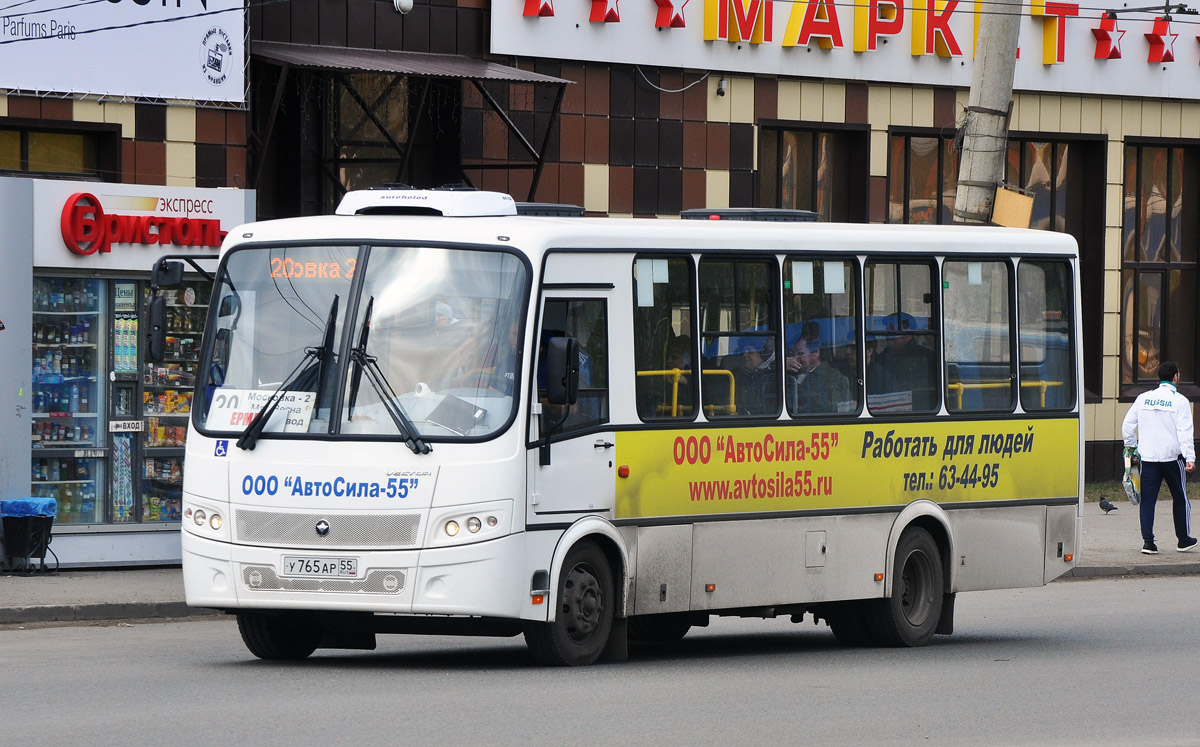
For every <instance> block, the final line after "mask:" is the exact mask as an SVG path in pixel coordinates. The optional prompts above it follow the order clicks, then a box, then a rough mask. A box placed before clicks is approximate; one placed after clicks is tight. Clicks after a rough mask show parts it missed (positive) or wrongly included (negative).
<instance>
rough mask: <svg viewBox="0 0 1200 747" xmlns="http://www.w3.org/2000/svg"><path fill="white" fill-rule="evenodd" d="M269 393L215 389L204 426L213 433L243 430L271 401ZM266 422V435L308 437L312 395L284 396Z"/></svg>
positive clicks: (315, 398) (315, 399)
mask: <svg viewBox="0 0 1200 747" xmlns="http://www.w3.org/2000/svg"><path fill="white" fill-rule="evenodd" d="M271 394H272V390H264V389H218V390H217V391H215V392H213V395H212V404H211V405H210V406H209V408H208V419H207V420H206V421H205V425H206V426H207V427H208V428H212V429H215V430H235V431H241V430H245V429H246V426H248V425H250V421H252V420H254V416H255V415H257V414H258V412H259V411H260V410H262V409H263V408H264V407H266V406H267V403H269V402H270V401H271ZM277 396H278V397H279V398H280V400H279V404H278V405H276V406H275V412H273V413H271V419H270V420H268V421H267V425H266V428H265V429H264V430H266V431H267V432H269V433H307V432H308V423H309V421H310V420H312V411H313V405H314V404H315V403H316V401H317V395H316V393H315V392H283V393H282V394H279V395H277Z"/></svg>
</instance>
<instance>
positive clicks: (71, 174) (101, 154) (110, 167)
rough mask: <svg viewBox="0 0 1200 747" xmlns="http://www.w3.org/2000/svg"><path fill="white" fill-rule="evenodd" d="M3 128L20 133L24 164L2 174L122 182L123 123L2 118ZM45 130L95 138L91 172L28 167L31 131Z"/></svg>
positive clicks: (5, 170) (4, 170) (3, 171)
mask: <svg viewBox="0 0 1200 747" xmlns="http://www.w3.org/2000/svg"><path fill="white" fill-rule="evenodd" d="M0 130H9V131H16V132H18V133H20V136H21V163H22V168H21V169H18V170H11V169H0V175H7V176H24V177H31V178H37V179H82V180H95V181H102V182H120V181H121V177H122V172H121V150H122V145H121V125H119V124H113V123H108V122H73V121H70V122H68V121H63V122H54V121H52V120H45V119H28V118H25V117H0ZM35 132H45V133H52V134H64V135H82V136H84V137H93V138H94V139H95V145H96V169H95V170H88V171H38V170H31V169H29V168H28V163H29V134H30V133H35Z"/></svg>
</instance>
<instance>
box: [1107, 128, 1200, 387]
mask: <svg viewBox="0 0 1200 747" xmlns="http://www.w3.org/2000/svg"><path fill="white" fill-rule="evenodd" d="M1144 148H1165V149H1168V150H1170V149H1175V148H1179V149H1183V150H1184V151H1185V152H1186V153H1190V154H1191V155H1192V156H1193V159H1200V140H1195V139H1184V138H1143V137H1129V138H1126V139H1125V143H1124V148H1123V161H1122V180H1121V181H1122V202H1123V201H1124V195H1125V194H1127V193H1128V192H1129V185H1128V184H1127V180H1126V177H1127V175H1128V174H1129V169H1130V164H1129V161H1128V155H1129V152H1130V151H1131V150H1135V151H1136V153H1137V158H1138V161H1137V163H1136V164H1135V165H1134V174H1135V175H1136V176H1135V178H1136V179H1137V180H1138V184H1137V186H1136V187H1135V188H1134V193H1135V194H1136V195H1138V199H1139V200H1140V197H1141V179H1142V161H1141V156H1142V153H1143V149H1144ZM1171 169H1172V165H1171V159H1169V158H1168V159H1167V175H1166V183H1167V185H1168V189H1169V188H1170V186H1171V184H1172V179H1171ZM1189 171H1191V172H1192V174H1191V176H1192V179H1193V182H1196V183H1200V164H1198V163H1195V162H1193V163H1192V164H1191V166H1190V169H1189ZM1183 178H1187V177H1186V175H1185V176H1182V177H1181V179H1183ZM1185 186H1186V185H1185ZM1165 202H1166V204H1167V205H1170V203H1171V198H1170V194H1169V193H1168V195H1167V198H1166V200H1165ZM1181 204H1182V205H1183V207H1184V208H1187V207H1192V209H1193V210H1194V211H1195V212H1196V213H1200V208H1198V207H1196V206H1197V204H1198V203H1197V202H1196V200H1195V199H1193V200H1192V201H1191V202H1189V201H1188V200H1186V199H1185V200H1182V201H1181ZM1122 212H1123V213H1124V208H1122ZM1168 220H1169V216H1168ZM1180 220H1181V221H1182V220H1185V218H1180ZM1191 220H1192V221H1196V220H1200V215H1196V216H1194V217H1192V218H1191ZM1127 230H1128V228H1127V226H1126V225H1125V216H1124V215H1122V223H1121V264H1120V275H1121V280H1120V294H1121V306H1120V322H1119V329H1120V332H1119V341H1118V358H1119V362H1118V387H1119V392H1120V393H1119V396H1118V401H1119V402H1132V401H1133V400H1134V398H1136V397H1137V395H1139V394H1141V393H1142V392H1145V391H1149V390H1151V389H1154V388H1156V387H1157V386H1158V381H1156V380H1151V379H1139V378H1137V373H1136V367H1135V368H1134V374H1133V380H1132V381H1126V380H1125V371H1124V369H1125V365H1124V357H1125V343H1126V340H1125V329H1126V325H1127V320H1126V304H1125V298H1124V288H1125V276H1126V274H1127V273H1130V272H1132V273H1133V274H1134V278H1135V279H1134V283H1133V293H1134V295H1133V304H1132V305H1133V309H1134V311H1133V313H1134V314H1135V319H1134V320H1133V322H1132V323H1133V324H1136V323H1137V321H1136V314H1137V308H1138V298H1139V293H1138V288H1139V285H1140V284H1139V283H1138V282H1137V280H1136V278H1137V277H1138V276H1139V275H1141V274H1143V273H1146V274H1156V275H1159V276H1160V277H1161V278H1162V279H1163V280H1164V283H1163V288H1164V298H1163V301H1162V307H1163V313H1162V320H1161V323H1160V325H1161V326H1160V339H1161V341H1162V343H1161V348H1162V350H1163V351H1166V352H1167V353H1169V351H1171V349H1172V348H1171V333H1172V330H1171V326H1172V325H1171V302H1170V292H1171V291H1170V274H1171V272H1172V271H1177V270H1186V271H1191V272H1193V273H1195V275H1196V277H1197V284H1196V287H1194V288H1191V289H1181V292H1183V293H1187V292H1189V290H1190V291H1191V292H1192V293H1193V294H1195V295H1197V296H1200V247H1198V248H1197V256H1196V259H1195V260H1193V261H1182V260H1181V261H1174V260H1172V259H1171V258H1170V255H1169V253H1168V257H1167V259H1166V260H1165V261H1161V262H1159V261H1143V260H1140V259H1138V258H1137V257H1136V256H1135V258H1134V259H1132V260H1130V259H1127V258H1126V256H1125V252H1124V245H1125V241H1126V237H1127V235H1128V234H1127ZM1132 230H1133V232H1134V238H1133V240H1134V241H1135V243H1136V242H1138V241H1139V238H1140V236H1139V233H1140V226H1136V225H1135V226H1134V228H1133V229H1132ZM1168 234H1169V230H1168ZM1196 240H1197V241H1200V237H1198V238H1197V239H1196ZM1136 332H1137V331H1136V330H1135V334H1136ZM1192 350H1193V358H1194V360H1192V361H1190V362H1189V363H1190V365H1191V370H1192V376H1193V379H1192V380H1191V381H1185V380H1183V377H1182V376H1181V377H1180V379H1181V380H1180V383H1179V393H1180V394H1183V395H1184V396H1186V397H1188V398H1189V399H1197V398H1200V340H1197V341H1194V342H1193V346H1192ZM1135 354H1136V352H1135ZM1162 355H1163V354H1160V362H1161V361H1162V360H1171V358H1165V357H1162Z"/></svg>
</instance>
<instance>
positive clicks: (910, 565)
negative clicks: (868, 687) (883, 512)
mask: <svg viewBox="0 0 1200 747" xmlns="http://www.w3.org/2000/svg"><path fill="white" fill-rule="evenodd" d="M943 581H944V575H943V571H942V556H941V552H940V551H939V550H938V546H937V542H935V541H934V539H933V536H932V535H931V534H929V532H928V531H926V530H924V529H922V528H920V527H909V528H908V529H906V530H904V534H902V535H900V542H899V543H897V545H896V559H895V564H894V565H893V566H892V595H891V597H888V598H885V599H876V600H873V606H874V610H873V611H872V614H868V615H867V622H868V624H869V625H870V627H871V632H872V634H873V635H874V637H875V640H876V642H878V643H879V644H880V645H883V646H924V645H925V644H927V643H929V639H930V638H932V637H933V633H934V631H935V630H936V629H937V625H938V619H939V618H940V617H941V615H942V595H943V594H944V591H945V589H944V583H943Z"/></svg>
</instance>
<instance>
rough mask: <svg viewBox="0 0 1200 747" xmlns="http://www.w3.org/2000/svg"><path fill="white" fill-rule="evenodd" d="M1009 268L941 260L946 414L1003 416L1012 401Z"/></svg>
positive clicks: (995, 263) (981, 263)
mask: <svg viewBox="0 0 1200 747" xmlns="http://www.w3.org/2000/svg"><path fill="white" fill-rule="evenodd" d="M1008 269H1009V265H1008V263H1007V262H997V261H994V260H993V261H987V262H981V261H970V260H968V261H962V260H954V261H952V260H946V262H945V263H944V264H943V265H942V288H943V290H942V299H943V303H942V308H943V309H944V314H945V323H944V329H945V351H946V409H947V410H949V411H950V412H959V411H975V412H977V411H984V410H991V411H1008V410H1012V408H1013V404H1014V402H1015V399H1016V398H1015V397H1014V396H1013V384H1014V383H1015V380H1016V379H1015V377H1014V376H1013V362H1012V329H1011V327H1010V326H1009V325H1010V322H1009V319H1010V318H1011V313H1012V311H1011V309H1012V299H1011V297H1010V291H1009V288H1010V283H1009V271H1008Z"/></svg>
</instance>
